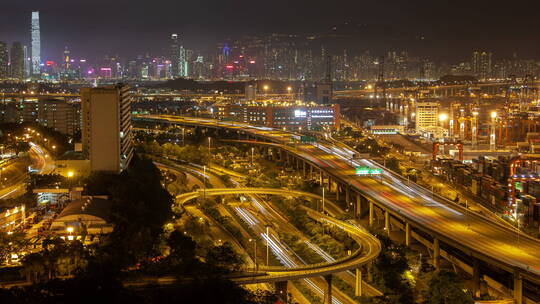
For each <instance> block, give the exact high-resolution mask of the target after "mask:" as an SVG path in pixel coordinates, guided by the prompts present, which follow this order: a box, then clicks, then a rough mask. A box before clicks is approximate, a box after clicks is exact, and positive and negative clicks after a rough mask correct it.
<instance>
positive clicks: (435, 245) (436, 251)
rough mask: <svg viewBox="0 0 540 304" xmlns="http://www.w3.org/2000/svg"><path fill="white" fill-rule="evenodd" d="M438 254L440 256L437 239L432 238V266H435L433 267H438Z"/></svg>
mask: <svg viewBox="0 0 540 304" xmlns="http://www.w3.org/2000/svg"><path fill="white" fill-rule="evenodd" d="M440 256H441V248H440V247H439V239H434V240H433V266H435V269H437V270H438V269H439V268H440V266H441V265H440V262H441V261H440Z"/></svg>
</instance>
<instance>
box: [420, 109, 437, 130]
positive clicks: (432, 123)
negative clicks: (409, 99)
mask: <svg viewBox="0 0 540 304" xmlns="http://www.w3.org/2000/svg"><path fill="white" fill-rule="evenodd" d="M415 117H416V131H421V130H422V129H425V128H428V127H437V126H438V123H439V103H437V102H419V103H417V104H416V114H415Z"/></svg>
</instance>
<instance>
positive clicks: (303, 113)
mask: <svg viewBox="0 0 540 304" xmlns="http://www.w3.org/2000/svg"><path fill="white" fill-rule="evenodd" d="M306 115H307V112H306V111H302V110H294V117H306Z"/></svg>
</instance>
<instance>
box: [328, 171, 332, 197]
mask: <svg viewBox="0 0 540 304" xmlns="http://www.w3.org/2000/svg"><path fill="white" fill-rule="evenodd" d="M328 193H332V178H331V177H330V175H328Z"/></svg>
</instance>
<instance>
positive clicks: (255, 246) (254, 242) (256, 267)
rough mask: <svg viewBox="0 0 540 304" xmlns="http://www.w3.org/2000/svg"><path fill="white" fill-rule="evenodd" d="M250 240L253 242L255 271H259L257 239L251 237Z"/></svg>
mask: <svg viewBox="0 0 540 304" xmlns="http://www.w3.org/2000/svg"><path fill="white" fill-rule="evenodd" d="M249 241H250V242H253V263H254V264H255V271H256V272H257V271H259V265H258V264H257V240H256V239H249Z"/></svg>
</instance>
